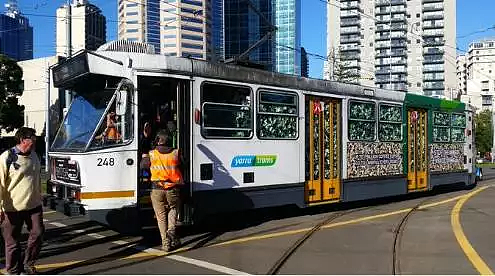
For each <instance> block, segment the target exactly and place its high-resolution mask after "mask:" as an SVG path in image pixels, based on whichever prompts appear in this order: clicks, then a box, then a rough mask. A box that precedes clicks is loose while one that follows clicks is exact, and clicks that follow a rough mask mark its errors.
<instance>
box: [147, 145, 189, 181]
mask: <svg viewBox="0 0 495 276" xmlns="http://www.w3.org/2000/svg"><path fill="white" fill-rule="evenodd" d="M150 162H151V166H150V171H151V181H152V182H155V183H156V184H158V185H159V186H161V187H163V188H165V189H169V188H172V187H174V186H176V185H180V184H182V183H183V179H182V173H181V172H180V170H179V163H180V160H179V151H178V150H173V151H172V152H170V153H160V152H159V151H158V150H156V149H155V150H152V151H150Z"/></svg>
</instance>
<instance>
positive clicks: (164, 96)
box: [137, 76, 191, 223]
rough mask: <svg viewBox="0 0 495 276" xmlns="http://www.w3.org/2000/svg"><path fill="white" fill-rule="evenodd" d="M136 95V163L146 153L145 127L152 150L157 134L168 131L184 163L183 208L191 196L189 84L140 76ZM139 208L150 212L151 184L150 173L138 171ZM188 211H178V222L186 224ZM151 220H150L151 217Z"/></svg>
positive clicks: (185, 81) (180, 80) (173, 79)
mask: <svg viewBox="0 0 495 276" xmlns="http://www.w3.org/2000/svg"><path fill="white" fill-rule="evenodd" d="M137 93H138V127H139V136H138V137H139V148H138V151H139V161H141V155H142V153H145V152H146V151H147V150H148V146H149V144H147V141H146V140H145V138H144V133H143V130H144V126H145V124H149V126H150V127H151V135H150V137H151V149H153V148H154V146H155V144H154V143H155V136H156V133H157V132H158V131H159V130H162V129H163V130H167V131H168V132H169V133H170V134H171V135H172V137H173V142H172V143H173V147H174V148H177V149H179V152H180V154H181V156H182V159H183V160H184V163H183V164H182V165H181V170H182V175H183V177H184V182H185V187H184V189H181V197H182V199H183V201H184V203H185V204H187V203H188V199H189V195H190V181H189V180H190V160H189V153H190V148H189V147H190V137H191V135H190V123H191V122H190V116H189V115H190V114H191V112H190V81H189V80H182V79H175V78H166V77H155V76H139V77H138V83H137ZM138 185H139V187H138V191H139V199H138V202H139V207H140V208H141V209H143V210H151V211H152V208H151V199H150V192H151V183H150V179H149V172H144V171H141V170H140V171H139V181H138ZM188 210H189V209H188V208H181V210H179V220H180V221H181V222H183V223H186V222H187V221H188V220H189V218H190V216H189V215H187V214H185V213H188ZM151 218H152V216H151Z"/></svg>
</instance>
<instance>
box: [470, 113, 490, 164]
mask: <svg viewBox="0 0 495 276" xmlns="http://www.w3.org/2000/svg"><path fill="white" fill-rule="evenodd" d="M474 124H475V128H476V130H475V134H474V135H475V136H474V138H475V140H476V148H477V150H478V151H479V152H480V153H481V154H482V156H483V155H484V154H485V153H486V152H491V150H492V142H493V125H492V113H491V111H490V110H483V111H482V112H480V113H478V114H476V115H475V117H474Z"/></svg>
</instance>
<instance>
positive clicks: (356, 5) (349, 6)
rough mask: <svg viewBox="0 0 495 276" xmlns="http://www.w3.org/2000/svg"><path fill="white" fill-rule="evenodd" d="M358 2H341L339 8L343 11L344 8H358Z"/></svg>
mask: <svg viewBox="0 0 495 276" xmlns="http://www.w3.org/2000/svg"><path fill="white" fill-rule="evenodd" d="M359 6H360V5H359V2H357V1H353V2H347V4H344V3H342V5H340V10H341V11H344V10H359Z"/></svg>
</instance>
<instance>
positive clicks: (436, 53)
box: [423, 49, 445, 55]
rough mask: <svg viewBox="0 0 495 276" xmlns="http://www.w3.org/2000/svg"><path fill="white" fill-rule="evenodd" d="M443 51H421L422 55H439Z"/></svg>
mask: <svg viewBox="0 0 495 276" xmlns="http://www.w3.org/2000/svg"><path fill="white" fill-rule="evenodd" d="M443 53H445V51H444V50H443V49H425V50H424V51H423V55H439V54H443Z"/></svg>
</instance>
